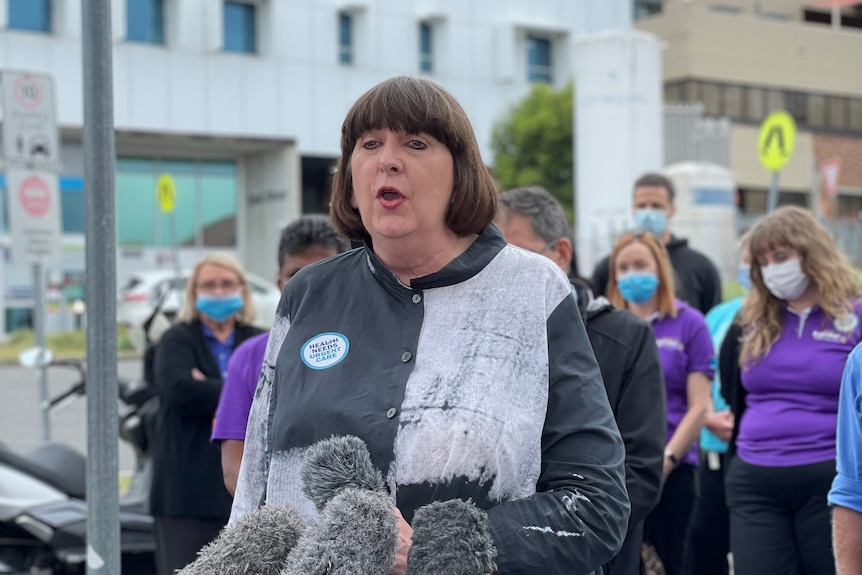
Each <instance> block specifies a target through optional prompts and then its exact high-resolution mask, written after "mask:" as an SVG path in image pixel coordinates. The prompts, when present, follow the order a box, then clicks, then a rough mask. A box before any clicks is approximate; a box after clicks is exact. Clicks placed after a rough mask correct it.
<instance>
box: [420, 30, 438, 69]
mask: <svg viewBox="0 0 862 575" xmlns="http://www.w3.org/2000/svg"><path fill="white" fill-rule="evenodd" d="M433 41H434V37H433V29H432V28H431V24H428V23H427V22H422V23H421V24H419V71H420V72H428V73H431V72H433V71H434V44H433Z"/></svg>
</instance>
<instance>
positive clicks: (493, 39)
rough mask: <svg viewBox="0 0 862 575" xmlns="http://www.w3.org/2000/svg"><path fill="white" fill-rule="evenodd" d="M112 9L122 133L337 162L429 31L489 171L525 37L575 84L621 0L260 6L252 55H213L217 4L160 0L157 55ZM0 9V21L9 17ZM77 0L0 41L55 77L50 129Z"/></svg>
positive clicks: (71, 85) (625, 16)
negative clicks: (213, 141)
mask: <svg viewBox="0 0 862 575" xmlns="http://www.w3.org/2000/svg"><path fill="white" fill-rule="evenodd" d="M125 2H126V0H114V2H113V3H112V9H113V12H114V17H113V22H114V30H113V36H114V38H115V50H114V102H115V106H114V114H115V123H116V126H117V129H118V130H130V131H145V132H173V133H186V134H198V135H212V136H219V135H231V136H245V137H258V138H276V139H280V140H295V141H296V142H297V143H298V146H299V150H300V153H301V154H302V155H325V156H331V155H336V154H337V153H338V146H337V144H338V137H339V131H340V126H341V122H342V120H343V117H344V115H345V113H346V112H347V110H348V109H349V107H350V105H351V104H352V103H353V101H354V100H355V99H356V98H357V97H358V96H359V95H360V94H361V93H362V92H364V91H365V90H367V89H368V88H370V87H371V86H373V85H374V84H376V83H377V82H379V81H380V80H382V79H384V78H387V77H390V76H393V75H398V74H408V75H416V74H418V73H419V54H418V45H419V38H418V27H419V22H420V20H422V19H431V20H432V21H433V22H434V23H435V25H436V26H437V28H436V30H437V31H438V37H437V38H435V40H437V42H436V45H435V50H436V51H437V52H438V53H437V54H435V58H436V61H435V64H436V66H437V70H436V71H435V72H434V74H432V75H431V76H430V77H431V78H432V79H434V80H436V81H439V82H440V83H441V84H443V85H444V86H445V87H447V88H448V89H449V90H451V91H452V92H453V93H454V95H455V96H456V97H457V98H458V99H459V100H460V101H461V103H462V104H463V105H464V107H465V109H466V110H467V112H468V114H469V116H470V117H471V119H472V121H473V123H474V128H475V129H476V132H477V135H478V138H479V142H480V144H481V145H482V147H483V152H484V155H485V158H486V161H488V162H490V161H491V160H492V158H491V157H490V155H489V150H488V145H489V141H490V133H491V127H492V124H493V121H494V120H495V119H496V117H497V116H498V115H499V114H500V113H501V112H502V111H503V110H505V109H506V108H507V107H508V106H509V105H510V104H512V103H514V102H515V101H517V100H518V99H519V98H520V97H522V96H523V95H524V94H525V93H526V91H527V90H528V89H529V84H528V82H527V80H526V53H525V46H524V38H525V35H526V33H527V31H530V32H537V33H544V34H548V35H550V36H551V37H553V38H554V39H555V40H557V41H558V42H557V44H556V46H555V53H554V56H555V57H556V60H557V61H556V62H555V79H558V81H559V83H560V84H563V83H565V82H566V81H567V80H568V79H569V78H570V77H571V72H570V69H571V62H570V60H571V57H570V53H571V49H572V47H573V45H574V42H573V41H574V38H575V37H576V36H577V35H578V34H581V33H585V32H592V31H596V30H600V29H605V28H625V27H628V26H629V24H630V21H631V7H630V4H631V3H630V2H627V1H625V0H603V1H602V2H595V1H590V0H532V1H530V2H525V1H523V0H353V1H351V2H346V1H344V0H258V1H257V2H256V4H257V6H258V15H259V18H258V20H259V22H258V45H259V48H260V50H259V52H260V53H259V54H255V55H246V54H232V53H225V52H223V51H222V50H221V48H220V47H221V45H222V38H221V35H222V34H221V27H222V22H221V9H222V0H165V36H166V43H165V45H163V46H161V45H147V44H141V43H134V42H127V41H125V39H124V38H125V29H124V28H125ZM4 4H5V1H4V0H0V13H3V14H4V15H5V13H6V10H5V8H6V7H5V6H4ZM80 6H81V0H54V23H53V25H54V33H52V34H50V35H47V34H39V33H30V32H22V31H16V30H2V31H0V67H2V68H4V69H8V68H13V69H21V70H30V71H34V72H42V73H49V74H52V75H54V77H55V78H56V82H57V84H56V85H57V92H58V99H59V105H58V113H59V121H60V123H61V124H62V125H63V126H81V123H82V109H83V104H82V93H83V86H82V81H83V80H82V73H81V50H80V36H81V32H80V26H81V16H80ZM340 10H350V12H351V14H353V15H354V16H355V21H356V28H355V50H356V58H355V62H354V64H353V65H342V64H339V63H338V13H339V11H340Z"/></svg>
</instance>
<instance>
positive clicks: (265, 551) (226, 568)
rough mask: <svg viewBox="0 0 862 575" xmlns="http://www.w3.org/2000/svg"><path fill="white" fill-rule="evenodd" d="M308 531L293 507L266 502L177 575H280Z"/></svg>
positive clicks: (225, 531)
mask: <svg viewBox="0 0 862 575" xmlns="http://www.w3.org/2000/svg"><path fill="white" fill-rule="evenodd" d="M304 532H305V522H304V521H303V520H302V518H301V517H300V516H299V513H297V512H296V511H295V510H294V509H293V508H291V507H286V506H280V505H264V506H263V507H261V508H259V509H257V510H255V511H254V512H252V513H249V514H248V515H246V516H245V517H243V518H242V519H240V520H239V521H238V522H237V523H236V525H233V526H232V527H226V528H224V529H223V530H222V532H221V533H219V536H218V537H216V538H215V539H214V540H213V541H212V542H211V543H209V544H208V545H206V546H205V547H204V548H203V549H201V550H200V551H199V552H198V558H197V559H196V560H195V561H194V562H193V563H191V564H190V565H188V566H187V567H185V568H184V569H182V570H181V571H178V572H177V573H178V575H246V574H254V575H278V573H281V570H282V569H283V568H284V564H285V560H286V559H287V555H288V553H290V550H291V549H293V547H294V546H295V545H296V544H297V541H298V540H299V538H300V536H301V535H302V534H303V533H304Z"/></svg>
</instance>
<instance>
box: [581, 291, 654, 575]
mask: <svg viewBox="0 0 862 575" xmlns="http://www.w3.org/2000/svg"><path fill="white" fill-rule="evenodd" d="M571 281H572V284H573V285H574V286H575V293H576V294H577V298H578V308H579V309H580V311H581V315H582V316H583V318H584V324H585V326H586V328H587V336H588V337H589V338H590V344H591V345H592V347H593V353H594V354H595V356H596V361H597V362H598V364H599V370H600V371H601V373H602V379H603V380H604V384H605V390H606V391H607V394H608V401H609V403H610V404H611V410H613V413H614V418H615V419H616V422H617V426H618V427H619V429H620V435H621V436H622V438H623V443H625V446H626V463H625V467H626V488H627V489H628V493H629V500H630V501H631V506H632V512H631V518H630V519H629V532H630V533H632V532H634V533H640V529H639V526H638V524H639V523H640V522H641V521H643V519H644V518H645V517H646V516H647V515H648V514H649V513H650V512H651V511H652V510H653V508H654V507H655V506H656V504H657V503H658V501H659V498H660V497H661V482H662V471H663V464H664V447H665V434H666V432H667V402H666V398H665V395H666V393H665V385H664V376H663V375H662V369H661V363H660V361H659V357H658V349H657V347H656V343H655V336H654V335H653V332H652V328H651V327H650V326H649V324H647V323H646V322H645V321H643V320H641V319H640V318H638V317H637V316H636V315H634V314H633V313H630V312H627V311H624V310H619V309H616V308H615V307H614V306H612V305H611V304H610V302H608V301H607V300H606V299H604V298H598V299H593V298H592V294H591V293H590V290H589V288H588V287H587V285H586V282H585V281H583V280H579V279H572V280H571ZM640 547H641V541H640V538H639V537H636V536H635V537H632V538H628V537H627V538H626V541H625V543H624V544H623V548H622V549H621V550H620V552H619V553H618V554H617V556H616V557H615V558H614V560H613V561H612V562H611V563H610V564H609V565H608V566H607V567H606V572H607V573H637V566H638V564H639V562H640Z"/></svg>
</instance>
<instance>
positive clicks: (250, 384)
mask: <svg viewBox="0 0 862 575" xmlns="http://www.w3.org/2000/svg"><path fill="white" fill-rule="evenodd" d="M268 339H269V333H268V332H267V333H262V334H260V335H256V336H254V337H252V338H250V339H248V340H246V341H244V342H242V344H240V346H239V347H238V348H236V351H234V352H233V355H232V356H231V357H230V362H229V363H228V366H227V377H225V380H224V386H223V387H222V390H221V397H220V398H219V402H218V409H216V419H215V423H214V424H213V433H212V441H213V443H215V444H219V443H221V442H222V440H224V439H239V440H241V441H244V440H245V428H246V426H247V425H248V412H249V410H251V402H252V400H253V399H254V390H255V388H256V387H257V379H258V377H260V368H261V366H262V365H263V356H264V353H265V352H266V342H267V340H268Z"/></svg>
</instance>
